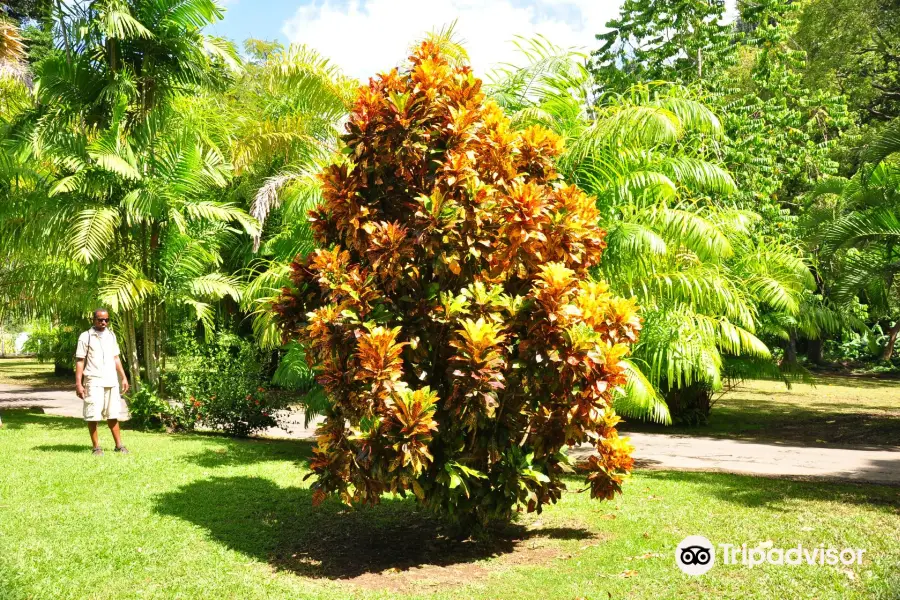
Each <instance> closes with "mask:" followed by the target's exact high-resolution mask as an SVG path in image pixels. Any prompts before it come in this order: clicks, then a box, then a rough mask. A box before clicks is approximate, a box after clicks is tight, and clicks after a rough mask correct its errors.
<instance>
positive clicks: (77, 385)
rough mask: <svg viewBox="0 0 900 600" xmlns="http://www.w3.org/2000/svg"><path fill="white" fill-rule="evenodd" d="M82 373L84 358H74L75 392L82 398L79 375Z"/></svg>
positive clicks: (82, 391)
mask: <svg viewBox="0 0 900 600" xmlns="http://www.w3.org/2000/svg"><path fill="white" fill-rule="evenodd" d="M82 375H84V359H83V358H76V359H75V394H77V395H78V397H79V398H81V399H82V400H84V386H83V385H81V376H82Z"/></svg>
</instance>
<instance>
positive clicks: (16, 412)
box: [0, 408, 86, 429]
mask: <svg viewBox="0 0 900 600" xmlns="http://www.w3.org/2000/svg"><path fill="white" fill-rule="evenodd" d="M0 419H3V428H4V429H23V428H25V427H27V426H30V425H37V426H39V427H43V428H45V429H86V427H85V425H84V421H82V420H81V419H73V418H71V417H57V416H53V415H45V414H44V412H43V409H41V408H11V409H3V410H0Z"/></svg>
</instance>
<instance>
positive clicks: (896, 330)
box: [881, 319, 900, 361]
mask: <svg viewBox="0 0 900 600" xmlns="http://www.w3.org/2000/svg"><path fill="white" fill-rule="evenodd" d="M898 335H900V319H897V321H896V322H895V323H894V326H893V327H891V328H890V330H889V331H888V339H887V343H886V344H885V345H884V352H883V353H882V354H881V360H885V361H887V360H891V358H892V357H893V356H894V344H896V343H897V336H898Z"/></svg>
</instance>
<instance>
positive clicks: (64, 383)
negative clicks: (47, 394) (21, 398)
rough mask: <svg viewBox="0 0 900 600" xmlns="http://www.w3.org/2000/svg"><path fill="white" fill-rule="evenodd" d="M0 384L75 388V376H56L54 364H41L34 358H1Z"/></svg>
mask: <svg viewBox="0 0 900 600" xmlns="http://www.w3.org/2000/svg"><path fill="white" fill-rule="evenodd" d="M72 352H73V353H74V352H75V351H74V349H73V350H72ZM0 383H4V384H8V385H21V386H28V387H34V388H60V387H72V388H74V387H75V376H74V375H63V376H60V375H56V374H54V372H53V363H41V362H38V361H37V359H34V358H24V357H23V358H0Z"/></svg>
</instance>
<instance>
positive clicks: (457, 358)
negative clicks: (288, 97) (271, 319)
mask: <svg viewBox="0 0 900 600" xmlns="http://www.w3.org/2000/svg"><path fill="white" fill-rule="evenodd" d="M439 47H440V46H439V45H438V44H436V43H435V42H433V41H426V42H423V44H422V45H421V46H420V47H419V48H418V49H417V50H416V52H415V54H414V55H413V56H412V57H411V61H412V62H411V65H410V66H409V67H408V69H406V70H404V71H403V72H402V73H400V72H398V70H397V69H394V70H392V71H391V72H390V73H387V74H383V75H380V76H378V77H377V78H374V79H372V80H370V83H369V85H368V86H366V87H363V88H362V89H361V90H360V91H359V94H358V98H357V100H356V103H355V106H354V108H353V111H352V113H351V116H350V119H349V122H348V124H347V132H348V133H347V134H346V135H345V136H344V141H345V143H346V145H347V152H346V157H347V158H346V161H344V162H341V163H339V164H334V165H332V166H330V167H329V168H328V169H327V170H326V172H325V173H324V175H323V180H324V189H323V199H324V202H323V204H322V205H321V206H320V207H318V208H317V209H315V210H314V211H312V212H311V218H312V221H313V222H312V227H313V230H314V233H315V236H316V241H317V243H318V245H319V248H320V249H318V250H316V251H314V252H312V253H310V254H309V255H308V256H306V257H305V258H302V259H299V258H298V260H297V261H295V262H294V263H293V264H292V283H293V287H292V288H290V289H286V290H285V292H284V295H283V297H282V298H281V300H280V302H279V303H278V304H277V305H276V310H277V313H278V320H279V322H280V323H281V325H282V327H283V331H284V334H285V337H286V338H288V339H296V340H299V341H300V342H301V343H303V344H304V345H305V347H306V350H307V356H308V358H309V360H310V363H311V365H312V366H314V367H315V368H316V370H317V372H318V381H319V383H320V384H321V385H322V386H323V388H324V390H325V393H326V394H327V396H328V397H329V399H330V406H329V407H328V409H327V413H326V420H325V422H324V423H323V424H322V426H321V427H320V428H319V430H318V442H317V445H316V448H315V456H314V459H313V461H312V463H311V468H312V474H311V475H312V476H314V477H315V479H316V481H315V482H314V483H313V486H312V487H313V490H314V496H313V498H314V501H316V502H321V501H322V500H323V499H324V498H325V497H326V495H327V494H329V493H336V494H339V496H340V497H341V499H342V500H343V501H345V502H347V503H369V504H374V503H377V502H378V501H379V498H380V496H381V494H382V493H384V492H394V493H399V494H401V495H404V494H406V493H407V492H412V493H414V494H415V496H416V497H417V498H418V499H419V500H420V501H421V502H422V503H424V504H425V505H426V506H428V507H430V508H432V509H433V510H435V511H437V512H439V513H442V514H445V515H448V516H449V517H451V519H454V520H455V521H456V522H458V523H460V524H463V525H476V524H481V525H483V524H487V523H489V522H491V521H505V520H509V519H511V518H512V516H513V513H514V511H517V510H528V511H535V510H536V511H540V510H541V508H542V507H543V506H544V505H546V504H548V503H553V502H555V501H556V500H558V499H559V498H560V496H561V494H562V490H563V489H564V488H565V484H564V482H563V481H562V480H561V476H562V474H563V473H564V472H566V471H568V470H570V467H569V464H568V460H567V457H566V454H565V448H566V447H567V446H570V445H574V444H580V443H583V442H590V443H592V444H594V445H595V447H596V449H597V455H595V456H593V457H592V458H591V459H590V463H589V465H588V466H587V470H588V471H589V474H588V476H587V478H588V483H589V486H590V490H591V496H592V497H595V498H606V499H609V498H612V497H613V496H614V494H615V493H616V492H619V491H621V485H622V482H623V479H624V477H625V476H626V475H627V474H628V473H629V472H630V470H631V467H632V458H631V456H630V454H631V446H630V445H629V444H628V443H627V439H626V438H620V437H619V436H618V434H617V432H616V424H617V423H618V421H619V418H618V417H617V416H616V414H615V411H614V410H613V409H612V406H611V404H612V401H613V395H614V393H615V390H616V389H617V388H621V387H622V386H624V385H625V383H626V372H625V367H624V365H623V362H622V358H623V357H624V356H625V355H626V354H627V353H628V351H629V347H630V346H631V344H632V343H633V342H634V341H635V340H636V338H637V334H638V330H639V329H640V321H639V318H638V316H637V307H636V306H635V303H634V302H633V301H631V300H623V299H620V298H616V297H614V296H613V295H611V294H610V293H609V291H608V288H607V286H606V284H605V283H603V282H599V281H593V280H591V279H590V277H589V270H590V269H592V268H593V267H595V266H596V265H597V264H598V262H599V260H600V254H601V252H602V250H603V248H604V245H605V244H604V241H603V235H604V233H603V231H602V230H601V229H600V228H599V227H598V226H597V219H598V213H597V208H596V206H595V201H594V199H593V198H591V197H589V196H587V195H585V194H584V193H582V192H581V191H579V190H578V189H577V188H575V187H574V186H569V185H565V184H564V183H563V182H562V180H561V179H560V177H559V175H558V174H557V171H556V168H555V167H554V157H556V156H557V155H559V153H560V152H561V151H562V144H561V141H560V138H559V137H558V136H556V135H554V134H553V133H551V132H549V131H547V130H546V129H543V128H541V127H532V128H529V129H527V130H525V131H521V132H518V131H514V130H513V129H512V128H511V127H510V124H509V122H508V120H507V119H506V117H504V115H503V113H502V111H501V110H500V108H499V107H498V106H497V105H496V104H495V103H493V102H489V101H486V100H485V96H484V93H483V92H482V89H481V81H480V80H479V79H477V78H475V77H474V76H473V75H472V73H471V70H470V68H469V67H468V66H465V65H460V64H454V65H451V64H450V61H449V60H448V58H447V57H446V56H444V55H443V54H442V53H441V52H440V50H439Z"/></svg>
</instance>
